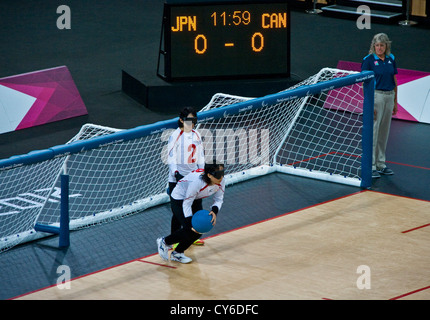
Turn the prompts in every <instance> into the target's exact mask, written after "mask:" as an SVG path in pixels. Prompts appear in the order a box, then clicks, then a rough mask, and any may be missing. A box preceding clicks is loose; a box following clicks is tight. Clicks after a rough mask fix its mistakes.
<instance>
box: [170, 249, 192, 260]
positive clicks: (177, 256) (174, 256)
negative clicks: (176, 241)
mask: <svg viewBox="0 0 430 320" xmlns="http://www.w3.org/2000/svg"><path fill="white" fill-rule="evenodd" d="M170 260H172V261H178V262H180V263H190V262H191V261H193V259H191V258H188V257H187V256H186V255H185V254H183V253H179V252H176V251H173V252H172V254H171V255H170Z"/></svg>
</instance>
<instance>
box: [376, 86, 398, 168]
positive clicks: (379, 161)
mask: <svg viewBox="0 0 430 320" xmlns="http://www.w3.org/2000/svg"><path fill="white" fill-rule="evenodd" d="M374 109H375V116H374V119H373V154H372V170H382V169H384V168H385V167H386V165H385V150H386V149H387V141H388V136H389V134H390V126H391V117H392V115H393V109H394V91H379V90H375V104H374Z"/></svg>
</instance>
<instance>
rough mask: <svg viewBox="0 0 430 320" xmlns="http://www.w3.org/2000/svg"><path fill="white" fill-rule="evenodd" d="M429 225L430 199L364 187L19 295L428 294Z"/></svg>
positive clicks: (280, 296) (328, 296) (419, 297)
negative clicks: (182, 256) (184, 259)
mask: <svg viewBox="0 0 430 320" xmlns="http://www.w3.org/2000/svg"><path fill="white" fill-rule="evenodd" d="M241 214H246V212H243V213H241ZM429 224H430V202H428V201H421V200H415V199H411V198H404V197H398V196H393V195H388V194H384V193H379V192H374V191H363V192H358V193H355V194H352V195H349V196H346V197H343V198H339V199H335V200H332V201H329V202H325V203H322V204H319V205H316V206H312V207H309V208H305V209H302V210H299V211H295V212H290V213H286V214H284V215H282V216H279V217H276V218H273V219H270V220H266V221H262V222H259V223H257V224H253V225H249V226H246V227H243V228H240V229H237V230H233V231H229V232H227V233H223V234H219V235H216V236H213V237H210V238H207V239H206V244H205V246H202V247H195V246H193V247H192V248H191V249H189V250H188V251H187V255H188V256H190V257H191V258H193V262H192V263H190V264H187V265H183V264H179V263H175V262H169V263H166V262H164V261H163V260H161V258H160V257H159V256H158V254H154V255H151V256H147V257H142V258H139V259H136V260H133V261H130V262H128V263H125V264H122V265H118V266H115V267H112V268H109V269H105V270H101V271H99V272H96V273H93V274H89V275H86V276H83V277H80V278H77V279H72V280H71V281H70V282H67V283H62V285H63V287H66V288H63V289H60V288H59V287H58V286H52V287H49V288H45V289H42V290H39V291H37V292H33V293H30V294H27V295H23V296H21V297H19V298H18V299H49V300H53V299H54V300H55V299H84V300H87V299H88V300H91V299H127V300H131V299H143V300H145V299H156V300H158V299H162V300H167V299H181V300H194V299H198V300H207V299H211V300H212V299H214V300H217V299H223V300H224V299H226V300H230V299H235V300H245V299H252V300H260V299H261V300H279V299H282V300H295V299H303V300H321V299H333V300H352V299H353V300H389V299H402V300H407V299H413V300H415V299H417V300H428V299H430V268H429V265H430V249H429V243H430V232H429V231H430V225H429ZM155 250H156V245H155V239H154V251H155ZM67 287H68V288H67Z"/></svg>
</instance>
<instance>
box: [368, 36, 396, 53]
mask: <svg viewBox="0 0 430 320" xmlns="http://www.w3.org/2000/svg"><path fill="white" fill-rule="evenodd" d="M377 43H385V45H386V49H385V54H386V55H387V56H389V55H390V54H391V41H390V39H388V36H387V35H386V34H385V33H378V34H375V36H374V37H373V39H372V43H371V44H370V50H369V54H373V53H375V44H377Z"/></svg>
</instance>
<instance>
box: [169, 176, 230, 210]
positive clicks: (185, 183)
mask: <svg viewBox="0 0 430 320" xmlns="http://www.w3.org/2000/svg"><path fill="white" fill-rule="evenodd" d="M202 175H203V170H196V171H193V172H191V173H189V174H188V175H186V176H185V177H183V178H182V179H181V180H179V182H178V184H177V185H176V187H175V189H173V192H172V198H173V199H176V200H184V202H183V204H182V208H183V210H184V215H185V217H186V218H187V217H191V216H192V215H193V212H192V210H191V206H192V204H193V202H194V200H195V199H203V198H207V197H209V196H212V195H213V200H214V202H213V204H212V207H214V206H216V207H218V210H220V209H221V206H222V203H223V201H224V190H225V179H222V180H221V183H220V184H214V185H208V184H207V183H206V182H204V181H203V179H202Z"/></svg>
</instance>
